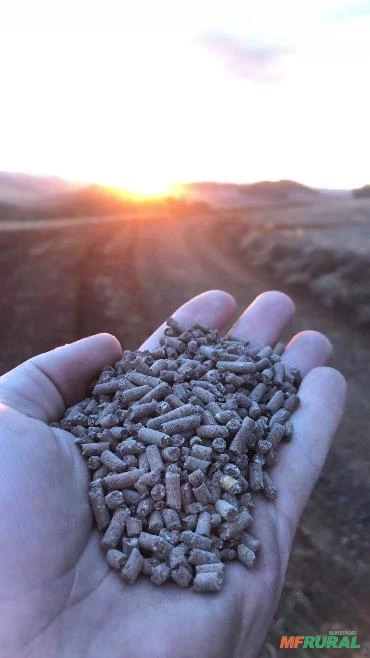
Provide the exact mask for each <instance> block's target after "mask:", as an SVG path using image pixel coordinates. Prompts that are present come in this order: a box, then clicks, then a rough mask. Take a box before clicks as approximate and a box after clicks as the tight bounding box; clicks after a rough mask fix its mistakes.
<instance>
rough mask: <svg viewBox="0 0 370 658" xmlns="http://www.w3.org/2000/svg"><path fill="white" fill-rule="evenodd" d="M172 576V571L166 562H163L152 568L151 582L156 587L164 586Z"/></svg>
mask: <svg viewBox="0 0 370 658" xmlns="http://www.w3.org/2000/svg"><path fill="white" fill-rule="evenodd" d="M170 574H171V569H170V567H169V566H168V564H166V562H161V563H160V564H157V565H156V566H155V567H152V570H151V574H150V580H151V581H152V583H153V584H154V585H163V583H165V582H166V581H167V580H168V579H169V577H170Z"/></svg>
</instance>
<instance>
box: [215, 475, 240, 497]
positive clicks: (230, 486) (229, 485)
mask: <svg viewBox="0 0 370 658" xmlns="http://www.w3.org/2000/svg"><path fill="white" fill-rule="evenodd" d="M220 485H221V487H222V489H224V490H225V491H228V492H229V493H232V494H238V493H241V491H242V487H241V486H240V484H239V482H238V481H237V480H235V478H233V477H231V475H223V476H222V477H221V478H220Z"/></svg>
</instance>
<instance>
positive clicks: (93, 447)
mask: <svg viewBox="0 0 370 658" xmlns="http://www.w3.org/2000/svg"><path fill="white" fill-rule="evenodd" d="M109 447H110V443H108V442H107V441H104V442H102V443H83V444H82V445H81V450H82V454H83V456H84V457H86V459H88V458H89V457H93V456H95V455H98V456H99V455H101V454H102V453H103V452H104V450H108V449H109Z"/></svg>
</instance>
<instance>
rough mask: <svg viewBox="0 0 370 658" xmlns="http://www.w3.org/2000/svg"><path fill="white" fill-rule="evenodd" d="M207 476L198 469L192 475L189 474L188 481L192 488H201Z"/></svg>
mask: <svg viewBox="0 0 370 658" xmlns="http://www.w3.org/2000/svg"><path fill="white" fill-rule="evenodd" d="M205 478H206V476H205V473H204V472H203V471H201V470H200V469H199V468H197V469H196V470H195V471H193V472H192V473H189V476H188V480H189V483H190V484H191V486H192V487H199V486H200V485H201V484H202V482H204V480H205Z"/></svg>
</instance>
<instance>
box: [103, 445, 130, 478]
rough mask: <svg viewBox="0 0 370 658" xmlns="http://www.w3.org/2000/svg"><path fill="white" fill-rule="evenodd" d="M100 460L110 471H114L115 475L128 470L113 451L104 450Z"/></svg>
mask: <svg viewBox="0 0 370 658" xmlns="http://www.w3.org/2000/svg"><path fill="white" fill-rule="evenodd" d="M100 459H101V461H102V462H103V464H104V465H105V466H106V467H107V468H109V470H110V471H113V473H123V471H125V470H126V465H125V463H124V462H123V461H122V459H120V458H119V457H117V455H116V454H115V453H114V452H112V451H111V450H104V452H103V453H102V454H101V457H100Z"/></svg>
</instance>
